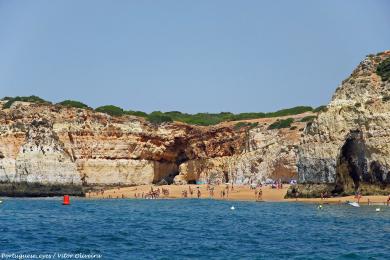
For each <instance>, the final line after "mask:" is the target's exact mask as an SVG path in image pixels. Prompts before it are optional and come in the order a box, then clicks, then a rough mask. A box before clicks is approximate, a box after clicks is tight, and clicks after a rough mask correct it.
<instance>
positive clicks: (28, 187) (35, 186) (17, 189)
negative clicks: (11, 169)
mask: <svg viewBox="0 0 390 260" xmlns="http://www.w3.org/2000/svg"><path fill="white" fill-rule="evenodd" d="M63 195H71V196H85V191H84V190H83V187H82V186H80V185H62V184H58V185H56V184H51V185H44V184H40V183H26V182H18V183H10V182H7V183H4V182H2V183H0V196H8V197H53V196H63Z"/></svg>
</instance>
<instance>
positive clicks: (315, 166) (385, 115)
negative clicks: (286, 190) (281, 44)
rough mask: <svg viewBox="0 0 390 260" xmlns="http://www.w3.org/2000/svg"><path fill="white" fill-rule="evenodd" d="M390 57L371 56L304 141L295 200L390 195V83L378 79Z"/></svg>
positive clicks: (346, 82)
mask: <svg viewBox="0 0 390 260" xmlns="http://www.w3.org/2000/svg"><path fill="white" fill-rule="evenodd" d="M389 57H390V51H386V52H383V53H380V54H377V55H370V56H367V57H366V58H365V59H364V60H363V61H362V62H361V63H360V64H359V66H358V67H357V68H356V69H355V70H354V71H353V73H352V74H351V76H350V77H348V78H347V79H346V80H344V81H343V83H342V84H341V86H339V87H338V88H337V90H336V92H335V94H334V96H333V98H332V101H331V102H330V104H329V105H328V106H327V109H326V111H324V112H322V113H320V114H319V115H318V117H317V119H316V120H314V121H313V123H311V124H309V125H308V126H307V127H306V129H305V131H304V135H303V137H302V140H301V143H300V145H299V149H298V150H299V152H298V164H297V166H298V178H299V183H300V185H299V186H298V187H296V190H295V191H294V192H293V193H294V194H292V195H294V196H295V195H296V196H319V194H320V193H321V192H322V193H329V194H330V193H333V194H353V193H355V192H357V191H360V192H362V193H363V194H372V193H385V194H388V192H389V191H390V189H389V186H390V185H389V184H390V173H389V170H390V160H389V158H390V145H389V140H390V102H389V100H390V98H389V97H390V82H389V80H383V79H382V78H381V76H380V75H378V74H377V68H378V66H379V64H383V62H385V61H386V60H388V59H389ZM316 186H317V187H319V188H318V189H315V188H313V187H316Z"/></svg>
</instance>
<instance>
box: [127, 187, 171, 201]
mask: <svg viewBox="0 0 390 260" xmlns="http://www.w3.org/2000/svg"><path fill="white" fill-rule="evenodd" d="M161 194H162V195H164V196H169V189H164V188H161V190H160V188H157V189H153V187H150V191H149V192H147V193H146V194H145V193H144V192H142V193H134V198H136V199H137V198H142V199H158V198H160V195H161Z"/></svg>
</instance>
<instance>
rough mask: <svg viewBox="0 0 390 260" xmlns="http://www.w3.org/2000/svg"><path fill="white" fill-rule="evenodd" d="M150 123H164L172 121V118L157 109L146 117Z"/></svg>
mask: <svg viewBox="0 0 390 260" xmlns="http://www.w3.org/2000/svg"><path fill="white" fill-rule="evenodd" d="M146 119H147V120H148V121H149V122H150V123H153V124H162V123H167V122H172V121H173V120H172V118H171V117H169V116H167V115H165V114H164V113H162V112H160V111H155V112H152V113H150V114H149V115H148V116H147V118H146Z"/></svg>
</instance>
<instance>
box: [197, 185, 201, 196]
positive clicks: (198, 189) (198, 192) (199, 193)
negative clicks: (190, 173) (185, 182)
mask: <svg viewBox="0 0 390 260" xmlns="http://www.w3.org/2000/svg"><path fill="white" fill-rule="evenodd" d="M200 195H201V194H200V190H199V187H198V199H199V198H200Z"/></svg>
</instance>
